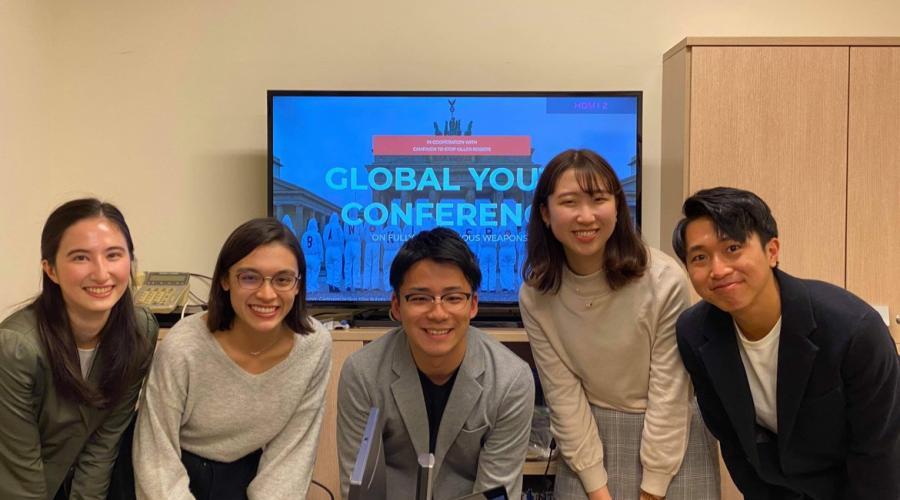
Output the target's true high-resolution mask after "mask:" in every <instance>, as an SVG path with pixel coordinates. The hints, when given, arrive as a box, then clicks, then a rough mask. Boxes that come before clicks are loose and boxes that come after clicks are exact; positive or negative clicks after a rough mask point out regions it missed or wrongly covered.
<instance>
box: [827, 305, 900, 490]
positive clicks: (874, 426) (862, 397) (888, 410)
mask: <svg viewBox="0 0 900 500" xmlns="http://www.w3.org/2000/svg"><path fill="white" fill-rule="evenodd" d="M841 371H842V378H843V379H844V384H845V385H844V390H845V397H846V404H847V419H848V425H849V432H850V446H849V450H848V454H847V486H846V488H845V491H844V492H843V496H842V498H847V499H851V498H900V474H898V473H897V471H900V358H898V357H897V352H896V348H895V346H894V343H893V340H892V339H891V336H890V333H889V332H888V329H887V327H886V326H885V325H884V322H883V321H882V320H881V319H880V317H878V315H877V314H876V313H875V312H874V311H870V312H867V313H866V314H865V316H864V317H863V318H861V319H860V321H859V326H858V330H857V332H856V334H855V335H854V336H853V339H852V340H851V342H850V346H849V349H848V351H847V355H846V357H845V358H844V363H843V366H842V368H841Z"/></svg>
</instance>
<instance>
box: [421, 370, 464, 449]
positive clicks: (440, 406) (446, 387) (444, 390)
mask: <svg viewBox="0 0 900 500" xmlns="http://www.w3.org/2000/svg"><path fill="white" fill-rule="evenodd" d="M418 372H419V381H421V382H422V395H423V396H425V411H427V412H428V452H429V453H434V446H435V443H437V435H438V429H439V428H440V427H441V418H443V416H444V408H446V407H447V401H448V400H449V399H450V392H452V391H453V383H454V382H456V374H457V373H458V372H459V368H457V369H456V371H454V372H453V375H450V379H449V380H447V381H446V382H445V383H444V384H443V385H437V384H435V383H434V382H432V381H431V379H430V378H428V375H425V374H424V373H422V370H418Z"/></svg>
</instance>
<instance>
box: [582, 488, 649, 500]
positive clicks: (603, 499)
mask: <svg viewBox="0 0 900 500" xmlns="http://www.w3.org/2000/svg"><path fill="white" fill-rule="evenodd" d="M642 493H643V492H642ZM588 500H612V495H610V494H609V487H607V486H604V487H602V488H600V489H598V490H594V491H592V492H590V493H588Z"/></svg>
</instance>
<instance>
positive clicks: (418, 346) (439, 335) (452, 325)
mask: <svg viewBox="0 0 900 500" xmlns="http://www.w3.org/2000/svg"><path fill="white" fill-rule="evenodd" d="M454 292H456V293H459V292H462V293H467V294H471V297H470V298H468V299H466V300H464V301H459V302H456V303H451V302H450V301H449V300H448V301H447V302H444V300H447V294H452V293H454ZM415 294H420V295H430V296H437V295H440V296H441V297H442V298H443V300H442V302H441V303H439V304H435V303H431V301H430V300H427V301H424V302H422V303H417V300H416V297H410V298H411V299H412V300H407V297H408V296H410V295H415ZM391 312H392V313H393V315H394V317H395V318H397V319H398V320H400V322H401V323H402V324H403V329H404V330H405V332H406V336H407V339H409V347H410V351H412V355H413V359H414V360H415V362H416V365H417V366H419V368H420V369H423V371H426V370H425V367H429V366H444V367H447V366H450V367H453V368H455V367H457V366H459V364H460V363H462V360H463V357H464V356H465V353H466V332H467V331H468V329H469V321H470V320H471V319H472V318H474V317H475V315H476V314H477V313H478V295H477V294H474V293H473V291H472V287H471V286H470V285H469V282H468V281H466V277H465V275H464V274H463V272H462V270H460V268H459V267H457V266H456V265H454V264H449V263H443V262H436V261H433V260H431V259H424V260H420V261H418V262H416V263H415V264H413V265H412V266H410V268H409V270H408V271H407V272H406V275H405V276H404V277H403V282H402V283H401V285H400V287H399V292H398V293H394V294H393V295H392V297H391Z"/></svg>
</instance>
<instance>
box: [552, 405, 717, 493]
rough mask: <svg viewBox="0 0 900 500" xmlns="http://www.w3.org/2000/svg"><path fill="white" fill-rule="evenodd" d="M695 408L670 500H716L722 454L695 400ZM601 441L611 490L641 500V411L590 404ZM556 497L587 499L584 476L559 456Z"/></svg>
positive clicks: (673, 480) (642, 417)
mask: <svg viewBox="0 0 900 500" xmlns="http://www.w3.org/2000/svg"><path fill="white" fill-rule="evenodd" d="M691 406H692V411H691V429H690V435H689V437H688V446H687V451H685V454H684V460H683V461H682V463H681V469H679V470H678V473H677V474H676V475H675V478H674V479H672V482H671V483H669V490H668V491H667V492H666V500H718V499H719V497H720V494H721V493H720V485H719V452H718V448H717V447H716V440H715V438H714V437H713V436H712V434H710V433H709V431H708V430H707V429H706V426H705V425H703V419H701V418H700V412H699V411H698V410H697V403H696V401H694V402H693V403H692V404H691ZM591 410H592V412H593V413H594V420H595V421H596V422H597V427H598V429H599V430H600V440H601V441H603V455H604V457H603V465H604V466H605V467H606V472H607V473H608V474H609V483H608V486H609V492H610V494H612V497H613V499H614V500H637V499H638V497H639V496H640V491H641V470H642V467H641V457H640V449H641V432H642V431H643V429H644V414H643V413H624V412H621V411H616V410H610V409H607V408H600V407H597V406H591ZM553 498H554V500H584V499H586V498H587V493H585V491H584V487H583V486H582V485H581V480H580V479H578V475H576V474H575V473H574V472H573V471H572V470H571V469H570V468H569V467H568V466H567V465H566V464H565V461H563V460H559V464H558V465H557V469H556V479H555V483H554V491H553Z"/></svg>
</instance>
